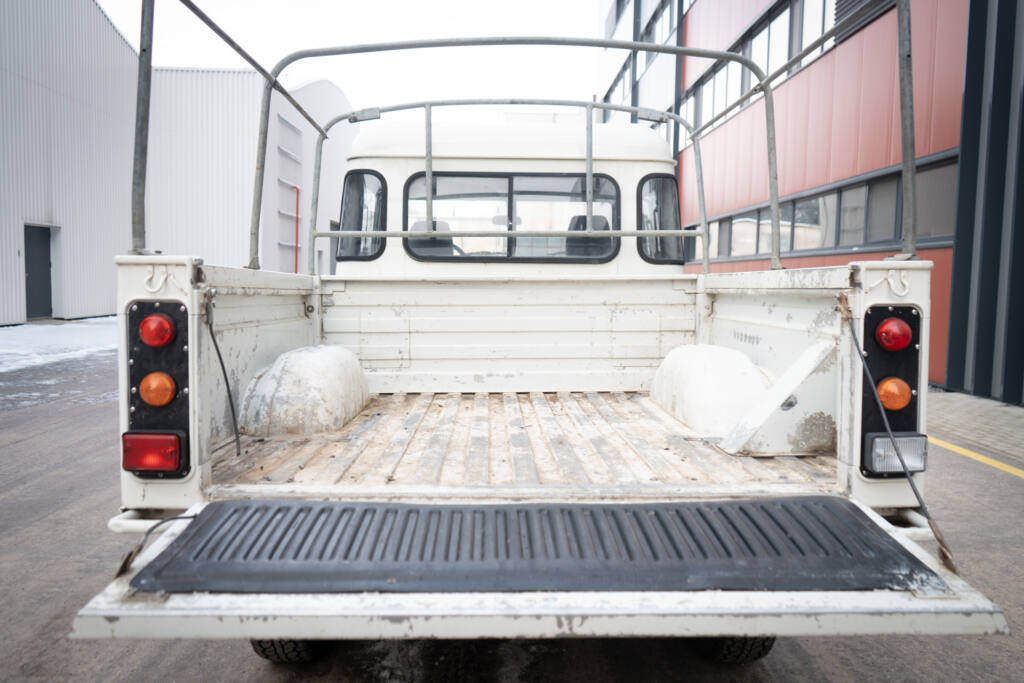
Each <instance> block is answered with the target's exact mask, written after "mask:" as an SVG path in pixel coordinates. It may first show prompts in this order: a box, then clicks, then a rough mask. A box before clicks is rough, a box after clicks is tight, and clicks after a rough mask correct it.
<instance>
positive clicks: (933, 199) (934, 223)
mask: <svg viewBox="0 0 1024 683" xmlns="http://www.w3.org/2000/svg"><path fill="white" fill-rule="evenodd" d="M956 171H957V165H956V164H947V165H945V166H937V167H933V168H929V169H926V170H923V171H918V172H917V236H918V237H949V236H951V235H952V234H953V229H954V226H955V221H956Z"/></svg>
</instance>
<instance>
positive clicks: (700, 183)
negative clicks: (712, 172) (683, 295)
mask: <svg viewBox="0 0 1024 683" xmlns="http://www.w3.org/2000/svg"><path fill="white" fill-rule="evenodd" d="M693 165H694V166H695V167H696V168H697V208H698V209H699V210H700V231H701V234H702V235H703V237H701V242H703V243H704V244H703V249H702V250H703V252H704V253H703V256H702V257H701V264H702V267H701V269H702V271H703V272H704V273H709V272H711V240H710V237H711V235H710V232H709V228H708V212H707V205H706V204H705V203H704V161H703V159H701V156H700V138H693ZM680 227H681V226H680Z"/></svg>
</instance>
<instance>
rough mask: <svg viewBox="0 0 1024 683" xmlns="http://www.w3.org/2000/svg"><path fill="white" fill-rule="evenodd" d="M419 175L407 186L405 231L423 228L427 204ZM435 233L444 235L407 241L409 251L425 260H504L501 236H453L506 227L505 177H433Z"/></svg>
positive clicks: (504, 246)
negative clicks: (457, 258)
mask: <svg viewBox="0 0 1024 683" xmlns="http://www.w3.org/2000/svg"><path fill="white" fill-rule="evenodd" d="M424 187H425V181H424V177H423V176H419V177H417V178H416V179H415V180H413V182H412V183H411V184H410V185H409V201H408V217H409V218H408V226H409V227H408V230H409V231H410V232H423V233H426V232H430V230H428V229H427V221H426V216H427V203H426V201H425V193H424ZM431 211H432V212H433V219H434V226H433V232H435V233H448V234H447V235H443V236H438V237H430V238H416V239H412V238H410V239H409V240H408V245H409V248H410V250H411V251H412V252H413V253H415V254H417V255H418V256H426V257H442V258H444V257H448V258H450V257H453V256H471V257H473V256H476V257H488V256H489V257H496V256H497V257H505V256H507V249H508V240H507V239H506V238H504V237H456V235H457V234H458V233H459V232H464V231H468V230H500V229H502V228H504V227H506V226H507V222H506V214H507V213H508V178H506V177H496V178H488V177H467V176H438V175H435V176H434V199H433V203H432V206H431Z"/></svg>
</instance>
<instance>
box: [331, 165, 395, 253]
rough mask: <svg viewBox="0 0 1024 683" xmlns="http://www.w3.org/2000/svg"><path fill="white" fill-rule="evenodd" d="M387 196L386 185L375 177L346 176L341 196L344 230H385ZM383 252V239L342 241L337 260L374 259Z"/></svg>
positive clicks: (368, 175) (349, 238)
mask: <svg viewBox="0 0 1024 683" xmlns="http://www.w3.org/2000/svg"><path fill="white" fill-rule="evenodd" d="M386 205H387V201H386V192H385V188H384V182H383V181H382V180H381V179H380V177H379V176H377V175H376V174H374V173H369V172H366V171H353V172H351V173H349V174H348V175H347V176H345V185H344V187H343V189H342V193H341V221H340V227H341V229H342V230H346V231H349V230H360V231H363V232H373V231H378V230H384V211H385V208H384V207H385V206H386ZM382 251H384V238H382V237H374V238H368V237H342V238H339V239H338V250H337V252H335V256H336V258H337V259H339V260H348V259H371V258H376V257H377V256H380V254H381V252H382Z"/></svg>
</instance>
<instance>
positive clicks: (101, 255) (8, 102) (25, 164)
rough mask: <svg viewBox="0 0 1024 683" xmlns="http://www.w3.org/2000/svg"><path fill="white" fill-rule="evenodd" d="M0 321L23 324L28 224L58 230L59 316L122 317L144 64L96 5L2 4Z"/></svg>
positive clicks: (81, 1)
mask: <svg viewBox="0 0 1024 683" xmlns="http://www.w3.org/2000/svg"><path fill="white" fill-rule="evenodd" d="M0 64H3V68H2V69H0V324H3V323H16V322H22V321H24V319H25V277H24V272H25V270H24V253H23V249H24V245H23V240H24V229H23V226H24V225H25V224H36V225H45V226H57V227H58V228H59V229H55V230H53V231H52V234H51V259H52V262H53V267H52V280H53V311H54V315H55V316H56V317H68V318H73V317H83V316H90V315H101V314H106V313H111V312H113V309H114V296H115V274H114V269H113V267H112V261H113V256H114V254H116V253H118V251H121V250H124V249H125V248H126V247H127V246H128V240H129V234H130V185H131V159H132V151H131V145H132V139H131V131H132V129H133V122H134V112H135V75H136V69H137V58H136V55H135V53H134V51H133V50H132V48H131V47H130V46H129V45H128V43H127V42H125V40H124V38H123V37H122V36H121V35H120V34H119V33H118V32H117V30H116V29H115V28H114V27H113V25H112V24H111V23H110V21H109V20H108V19H107V17H106V15H105V14H103V12H102V11H101V10H100V9H99V7H98V6H97V5H96V4H95V3H94V2H92V1H91V0H72V1H62V0H38V1H37V2H4V3H2V4H0Z"/></svg>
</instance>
